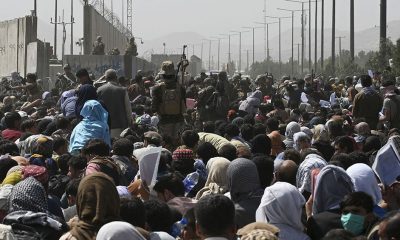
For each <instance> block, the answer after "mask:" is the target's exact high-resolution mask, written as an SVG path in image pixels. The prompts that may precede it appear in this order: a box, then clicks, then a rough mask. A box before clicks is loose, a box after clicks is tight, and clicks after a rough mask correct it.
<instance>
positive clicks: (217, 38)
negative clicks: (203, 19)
mask: <svg viewBox="0 0 400 240" xmlns="http://www.w3.org/2000/svg"><path fill="white" fill-rule="evenodd" d="M213 38H214V39H216V40H218V55H217V57H218V59H217V64H218V65H217V70H218V71H219V68H220V65H219V56H220V49H221V39H222V38H219V37H213Z"/></svg>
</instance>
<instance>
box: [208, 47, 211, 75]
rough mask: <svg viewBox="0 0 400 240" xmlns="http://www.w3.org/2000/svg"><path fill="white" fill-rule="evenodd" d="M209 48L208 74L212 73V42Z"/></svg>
mask: <svg viewBox="0 0 400 240" xmlns="http://www.w3.org/2000/svg"><path fill="white" fill-rule="evenodd" d="M209 41H210V42H209V48H208V72H211V40H209Z"/></svg>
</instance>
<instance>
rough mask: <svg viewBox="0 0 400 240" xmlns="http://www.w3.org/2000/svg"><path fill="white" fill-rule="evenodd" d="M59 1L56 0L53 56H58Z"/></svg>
mask: <svg viewBox="0 0 400 240" xmlns="http://www.w3.org/2000/svg"><path fill="white" fill-rule="evenodd" d="M57 3H58V0H54V6H55V9H54V49H53V50H54V53H53V57H54V58H57ZM50 21H51V22H53V20H52V19H50Z"/></svg>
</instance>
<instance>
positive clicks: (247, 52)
mask: <svg viewBox="0 0 400 240" xmlns="http://www.w3.org/2000/svg"><path fill="white" fill-rule="evenodd" d="M246 55H247V68H246V71H247V72H249V50H248V49H247V50H246Z"/></svg>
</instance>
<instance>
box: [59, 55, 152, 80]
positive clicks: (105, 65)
mask: <svg viewBox="0 0 400 240" xmlns="http://www.w3.org/2000/svg"><path fill="white" fill-rule="evenodd" d="M63 62H64V63H65V64H66V63H68V64H69V65H70V66H71V69H72V71H73V72H76V71H77V70H79V69H80V68H86V69H87V70H88V71H89V72H90V73H93V74H94V75H95V77H96V78H99V77H101V76H102V75H103V74H104V72H105V71H106V70H107V69H110V68H112V69H115V70H116V71H117V73H118V76H125V77H128V78H131V77H132V75H133V76H134V75H135V74H136V73H137V71H138V70H143V71H146V72H147V71H154V70H155V67H154V65H152V64H151V63H149V62H147V61H146V60H144V59H141V58H137V57H132V56H122V55H120V56H109V55H105V56H98V55H65V56H64V61H63Z"/></svg>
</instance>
